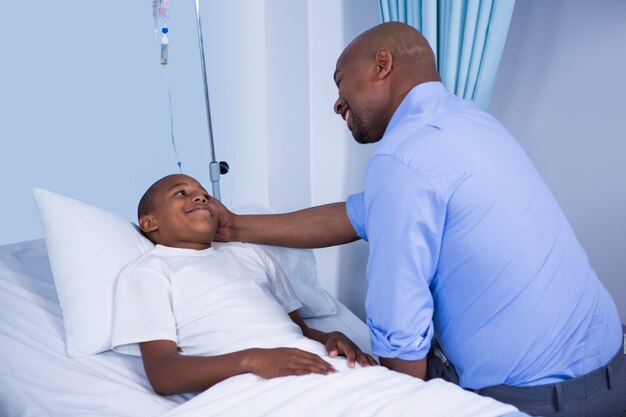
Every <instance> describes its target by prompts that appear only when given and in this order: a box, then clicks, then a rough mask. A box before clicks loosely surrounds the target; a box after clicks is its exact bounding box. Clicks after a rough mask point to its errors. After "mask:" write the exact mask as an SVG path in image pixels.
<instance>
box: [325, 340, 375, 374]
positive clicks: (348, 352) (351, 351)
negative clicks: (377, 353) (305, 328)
mask: <svg viewBox="0 0 626 417" xmlns="http://www.w3.org/2000/svg"><path fill="white" fill-rule="evenodd" d="M326 350H327V351H328V355H329V356H330V357H331V358H335V357H337V356H345V357H346V358H347V359H348V367H350V368H354V364H355V361H356V362H358V363H360V364H361V366H374V365H378V363H376V360H374V358H372V357H371V356H370V355H368V354H367V353H364V352H363V351H362V350H361V349H359V347H358V346H357V345H356V344H355V343H354V342H353V341H352V340H350V339H349V338H348V336H346V335H345V334H343V333H341V332H331V333H329V334H328V339H327V340H326Z"/></svg>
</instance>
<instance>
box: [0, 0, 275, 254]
mask: <svg viewBox="0 0 626 417" xmlns="http://www.w3.org/2000/svg"><path fill="white" fill-rule="evenodd" d="M209 4H210V6H211V7H209ZM201 10H202V14H203V19H204V20H203V24H204V32H205V46H206V50H207V68H208V71H209V84H210V89H211V98H212V100H213V103H212V107H213V108H212V112H213V119H214V120H213V121H214V133H215V138H216V139H215V140H216V145H215V147H216V153H217V157H218V159H225V160H227V161H228V162H229V163H230V164H231V167H232V170H233V173H234V175H233V176H232V177H229V176H226V177H224V178H223V180H222V196H223V198H224V199H225V201H226V202H228V203H231V204H235V205H239V204H244V203H246V202H248V201H255V202H259V203H262V204H268V195H267V188H268V186H267V181H259V182H258V183H249V181H247V179H248V178H249V177H250V176H252V175H254V176H256V177H259V178H267V158H266V157H265V155H266V151H265V148H266V132H265V130H264V128H263V127H264V123H265V119H266V115H265V108H266V106H265V101H266V97H265V72H264V62H265V27H264V22H263V20H262V19H261V20H259V16H261V17H262V16H263V13H264V4H263V2H258V1H244V0H239V1H229V2H208V1H203V2H201ZM2 17H3V19H2V20H3V29H2V30H3V33H4V39H5V40H4V41H3V44H2V52H1V53H2V56H1V58H0V96H1V98H2V99H1V100H0V126H1V127H2V128H1V132H0V143H1V148H0V178H1V180H0V181H2V191H3V197H2V209H1V210H2V216H0V244H4V243H10V242H15V241H20V240H27V239H33V238H39V237H41V228H40V225H39V221H38V217H37V213H36V208H35V205H34V201H33V199H32V196H31V188H32V187H43V188H47V189H50V190H52V191H56V192H60V193H62V194H66V195H68V196H71V197H74V198H77V199H80V200H83V201H85V202H88V203H91V204H94V205H97V206H100V207H102V208H105V209H107V210H110V211H113V212H116V213H118V214H120V215H122V216H124V217H127V218H129V219H134V218H135V208H136V203H137V201H138V199H139V197H140V196H141V194H142V192H143V191H144V190H145V189H146V188H147V186H148V185H150V184H151V183H152V182H153V181H154V180H156V179H157V178H159V177H161V176H163V175H165V174H168V173H172V172H175V171H176V169H177V167H176V165H175V162H176V160H175V157H174V154H173V151H172V148H171V145H170V140H169V112H168V107H167V106H168V105H167V90H166V87H165V81H164V76H163V72H162V70H161V66H160V65H159V43H158V42H157V41H156V40H155V39H154V34H153V20H152V12H151V1H149V0H144V1H122V0H112V1H110V2H107V3H106V7H103V4H102V3H101V2H88V1H87V2H63V1H61V2H47V1H43V0H33V1H28V2H22V1H11V2H6V4H5V3H3V6H2ZM195 24H196V23H195V11H194V1H193V0H181V1H174V2H172V8H171V19H170V29H171V31H170V64H169V66H168V71H169V78H170V81H171V83H172V88H173V92H172V94H173V99H174V123H175V134H176V138H177V145H178V150H179V154H180V156H181V159H182V161H183V169H184V171H185V173H188V174H190V175H193V176H195V177H196V178H198V179H200V180H201V181H202V182H204V183H205V185H206V186H207V188H208V189H210V188H209V187H210V184H209V183H208V163H209V161H210V156H209V155H210V154H209V146H208V139H207V129H206V118H205V114H206V113H205V110H204V109H205V107H204V99H203V93H202V78H201V73H200V64H199V54H198V41H197V33H196V27H195ZM259 155H260V156H261V157H260V158H259ZM251 173H253V174H251ZM235 191H236V192H237V194H236V195H239V196H242V197H241V198H237V197H235V198H233V197H232V196H233V194H234V193H235Z"/></svg>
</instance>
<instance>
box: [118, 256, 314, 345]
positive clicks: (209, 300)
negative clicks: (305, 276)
mask: <svg viewBox="0 0 626 417" xmlns="http://www.w3.org/2000/svg"><path fill="white" fill-rule="evenodd" d="M300 307H301V303H300V301H299V300H298V299H297V298H296V296H295V294H294V292H293V290H292V289H291V286H290V284H289V281H288V280H287V278H286V277H285V276H284V275H283V274H282V272H281V270H280V268H276V267H275V266H274V264H273V263H272V261H271V260H270V259H269V258H268V257H267V256H266V255H265V254H264V253H263V252H261V251H259V250H257V249H255V248H254V247H253V246H251V245H246V244H231V245H228V246H222V247H220V248H219V249H214V248H209V249H205V250H193V249H181V248H171V247H166V246H161V245H157V246H156V247H155V248H154V249H153V250H151V251H149V252H148V253H146V254H144V255H143V256H141V257H140V258H139V259H137V260H136V261H134V262H132V263H131V264H129V265H128V266H126V267H125V268H124V269H123V270H122V272H121V273H120V276H119V278H118V282H117V287H116V291H115V309H114V320H113V335H112V344H113V349H114V350H116V351H118V352H121V353H127V354H133V355H139V354H140V351H139V345H138V343H139V342H146V341H151V340H171V341H173V342H175V343H176V344H177V345H178V348H179V351H180V352H181V353H183V354H185V355H198V356H213V355H220V354H224V353H230V352H236V351H240V350H243V349H248V348H253V347H259V348H274V347H280V346H294V345H300V344H302V339H306V338H305V337H304V336H303V335H302V332H301V330H300V328H299V327H298V325H296V324H295V323H293V321H292V320H291V319H290V318H289V316H288V315H287V313H288V312H291V311H294V310H296V309H298V308H300ZM307 340H308V339H307ZM305 344H306V343H305Z"/></svg>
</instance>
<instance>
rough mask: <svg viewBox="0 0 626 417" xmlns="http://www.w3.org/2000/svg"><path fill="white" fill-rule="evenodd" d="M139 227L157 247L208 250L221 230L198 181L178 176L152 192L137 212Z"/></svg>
mask: <svg viewBox="0 0 626 417" xmlns="http://www.w3.org/2000/svg"><path fill="white" fill-rule="evenodd" d="M137 217H138V220H139V227H141V231H142V232H143V234H144V235H145V236H146V237H147V238H148V239H150V240H151V241H152V242H153V243H155V244H157V243H158V244H161V245H165V246H170V247H176V248H188V249H206V248H208V247H210V246H211V242H213V237H214V236H215V231H216V229H217V213H216V212H215V208H214V207H213V205H211V204H209V194H208V193H207V191H206V190H205V189H204V187H202V185H200V183H199V182H198V181H196V180H195V179H194V178H192V177H190V176H188V175H183V174H174V175H168V176H166V177H163V178H161V179H160V180H158V181H157V182H155V183H154V184H152V185H151V186H150V188H148V190H147V191H146V192H145V194H144V195H143V197H141V200H140V201H139V207H138V208H137Z"/></svg>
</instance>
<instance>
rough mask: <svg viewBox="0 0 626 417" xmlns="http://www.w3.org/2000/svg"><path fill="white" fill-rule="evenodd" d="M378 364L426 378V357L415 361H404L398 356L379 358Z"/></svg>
mask: <svg viewBox="0 0 626 417" xmlns="http://www.w3.org/2000/svg"><path fill="white" fill-rule="evenodd" d="M379 359H380V364H381V365H383V366H384V367H386V368H389V369H391V370H392V371H397V372H402V373H403V374H407V375H411V376H414V377H416V378H419V379H423V380H426V358H424V359H420V360H416V361H405V360H403V359H398V358H379Z"/></svg>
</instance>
